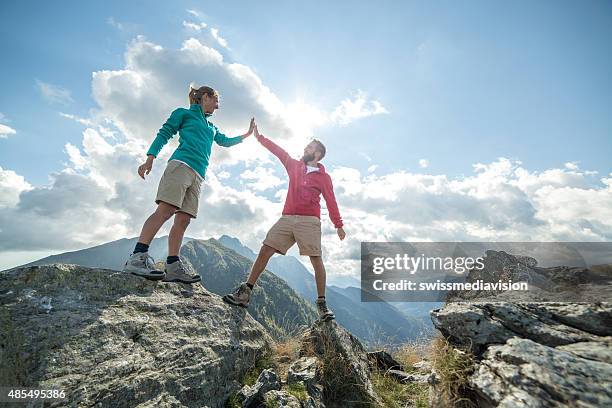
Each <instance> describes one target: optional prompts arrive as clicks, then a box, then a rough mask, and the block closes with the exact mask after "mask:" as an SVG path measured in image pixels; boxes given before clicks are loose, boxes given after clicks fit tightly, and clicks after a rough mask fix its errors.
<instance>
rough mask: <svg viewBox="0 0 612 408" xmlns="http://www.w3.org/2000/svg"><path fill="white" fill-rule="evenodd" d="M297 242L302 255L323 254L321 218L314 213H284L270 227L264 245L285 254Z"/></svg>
mask: <svg viewBox="0 0 612 408" xmlns="http://www.w3.org/2000/svg"><path fill="white" fill-rule="evenodd" d="M296 242H297V244H298V248H299V249H300V255H306V256H321V220H320V219H319V217H315V216H313V215H283V216H282V217H280V219H279V220H278V221H276V224H274V225H273V226H272V228H270V231H268V235H266V239H264V242H263V243H264V245H267V246H269V247H272V248H274V249H276V251H277V252H279V253H281V254H283V255H285V254H286V253H287V251H288V250H289V248H291V247H292V246H293V244H295V243H296Z"/></svg>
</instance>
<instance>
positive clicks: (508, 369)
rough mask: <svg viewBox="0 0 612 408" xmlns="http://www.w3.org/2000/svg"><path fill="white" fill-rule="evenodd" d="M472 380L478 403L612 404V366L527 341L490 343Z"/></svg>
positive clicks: (551, 405) (500, 404) (511, 404)
mask: <svg viewBox="0 0 612 408" xmlns="http://www.w3.org/2000/svg"><path fill="white" fill-rule="evenodd" d="M606 354H607V356H608V358H609V357H610V356H611V355H612V349H611V348H608V349H607V352H606ZM470 383H471V386H472V387H473V388H474V390H475V391H476V392H477V393H478V395H479V396H480V397H481V398H482V401H479V402H478V403H479V406H494V407H496V406H504V407H505V406H508V407H510V406H519V404H518V402H519V401H520V403H521V404H522V405H520V406H535V407H557V406H558V407H561V406H571V405H573V404H575V403H576V402H577V401H580V406H593V407H605V406H612V364H610V363H606V362H601V361H594V360H587V359H584V358H581V357H578V356H577V355H575V354H573V353H571V352H568V351H564V350H560V349H555V348H554V347H549V346H545V345H542V344H538V343H536V342H534V341H532V340H528V339H520V338H512V339H509V340H508V341H507V342H506V344H504V345H495V346H491V347H489V349H488V350H487V351H486V353H485V354H484V358H483V360H482V361H481V362H480V364H479V366H478V369H477V371H476V372H475V373H474V374H473V375H472V377H471V378H470ZM513 404H514V405H513ZM576 406H577V405H576Z"/></svg>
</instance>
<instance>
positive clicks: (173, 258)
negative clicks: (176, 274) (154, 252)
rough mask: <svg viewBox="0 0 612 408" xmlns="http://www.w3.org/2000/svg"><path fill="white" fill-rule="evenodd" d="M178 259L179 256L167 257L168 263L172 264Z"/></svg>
mask: <svg viewBox="0 0 612 408" xmlns="http://www.w3.org/2000/svg"><path fill="white" fill-rule="evenodd" d="M178 260H179V257H178V256H169V257H168V258H166V263H167V264H171V263H174V262H176V261H178Z"/></svg>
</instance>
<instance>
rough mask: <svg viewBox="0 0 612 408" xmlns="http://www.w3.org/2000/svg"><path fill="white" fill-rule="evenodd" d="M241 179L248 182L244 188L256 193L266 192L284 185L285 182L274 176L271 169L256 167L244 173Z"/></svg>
mask: <svg viewBox="0 0 612 408" xmlns="http://www.w3.org/2000/svg"><path fill="white" fill-rule="evenodd" d="M240 178H241V179H243V180H246V181H247V183H245V184H244V186H245V187H246V188H248V189H253V190H256V191H265V190H268V189H271V188H274V187H278V186H280V185H281V184H284V181H283V180H281V179H280V178H278V177H276V176H275V175H274V170H273V169H272V168H270V167H256V168H254V169H253V170H250V169H247V170H245V171H243V172H242V174H241V175H240Z"/></svg>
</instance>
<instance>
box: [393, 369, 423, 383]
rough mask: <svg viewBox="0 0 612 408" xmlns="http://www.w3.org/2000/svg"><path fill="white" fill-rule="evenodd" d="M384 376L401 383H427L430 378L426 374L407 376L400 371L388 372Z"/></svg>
mask: <svg viewBox="0 0 612 408" xmlns="http://www.w3.org/2000/svg"><path fill="white" fill-rule="evenodd" d="M386 374H387V375H389V376H391V377H392V378H394V379H395V380H397V381H399V382H401V383H413V382H416V383H428V382H429V377H430V376H429V375H426V374H408V373H407V372H405V371H401V370H388V371H387V373H386Z"/></svg>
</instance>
